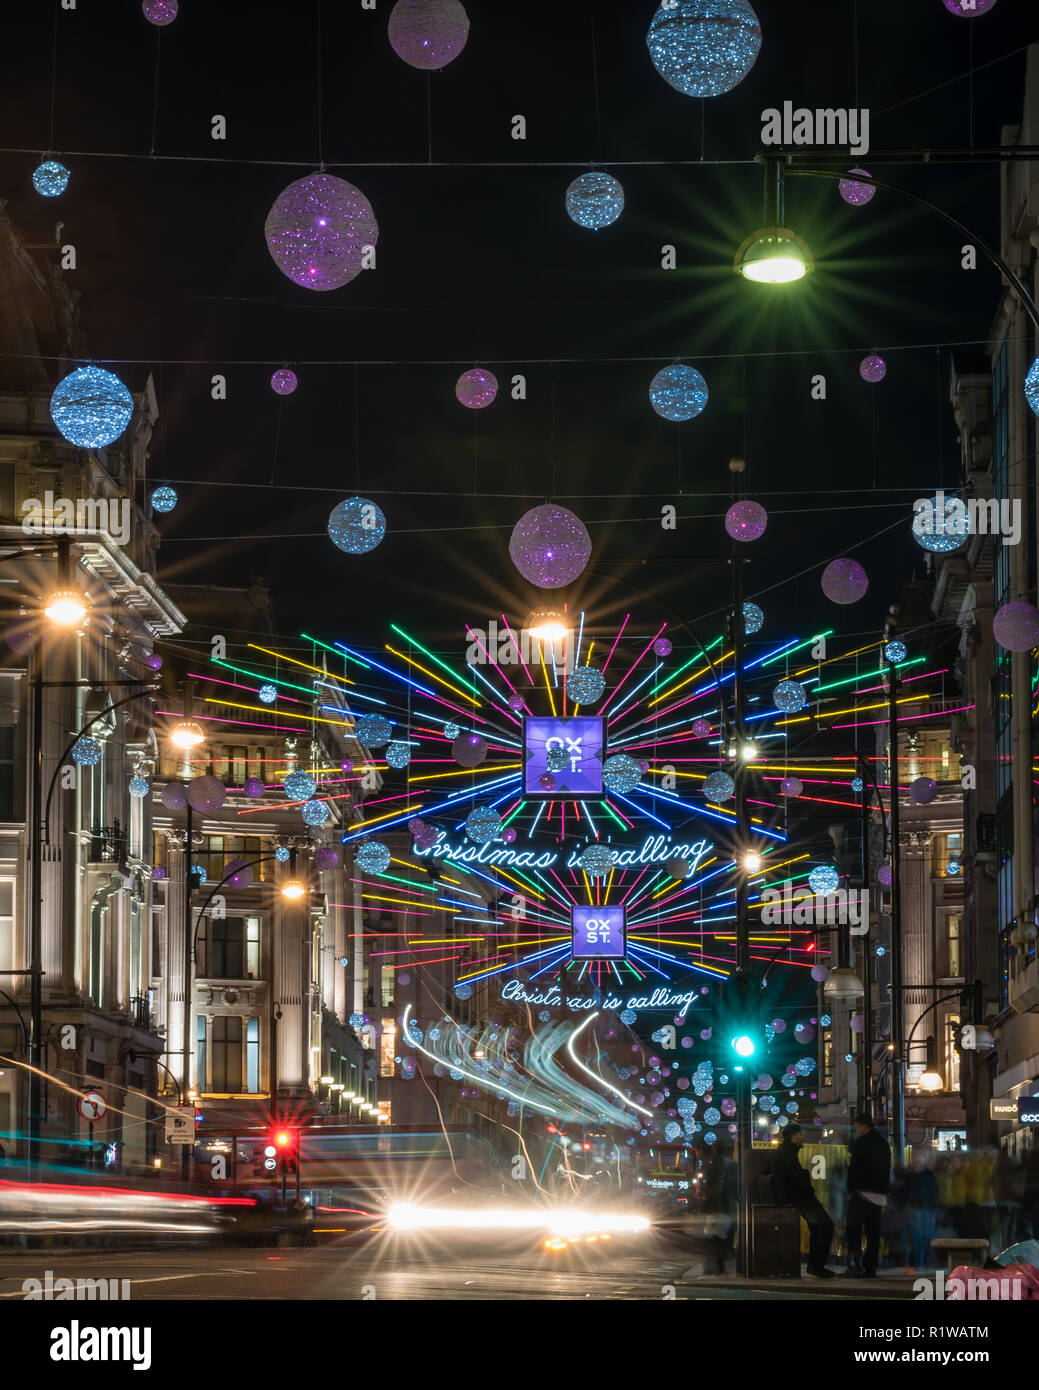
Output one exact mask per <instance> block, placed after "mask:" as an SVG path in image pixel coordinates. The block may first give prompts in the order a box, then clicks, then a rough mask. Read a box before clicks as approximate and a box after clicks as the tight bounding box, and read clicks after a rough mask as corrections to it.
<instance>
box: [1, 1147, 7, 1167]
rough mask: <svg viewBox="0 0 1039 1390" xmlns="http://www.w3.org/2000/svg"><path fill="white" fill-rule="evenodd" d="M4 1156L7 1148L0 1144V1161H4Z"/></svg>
mask: <svg viewBox="0 0 1039 1390" xmlns="http://www.w3.org/2000/svg"><path fill="white" fill-rule="evenodd" d="M6 1157H7V1150H6V1149H5V1148H4V1146H3V1144H0V1163H3V1161H4V1159H5V1158H6Z"/></svg>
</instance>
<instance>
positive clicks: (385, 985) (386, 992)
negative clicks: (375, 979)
mask: <svg viewBox="0 0 1039 1390" xmlns="http://www.w3.org/2000/svg"><path fill="white" fill-rule="evenodd" d="M396 984H397V973H396V971H395V970H394V969H393V966H392V965H384V966H383V967H382V997H381V998H380V1000H379V1003H380V1004H381V1005H382V1007H383V1008H384V1009H392V1008H393V999H394V993H395V990H396Z"/></svg>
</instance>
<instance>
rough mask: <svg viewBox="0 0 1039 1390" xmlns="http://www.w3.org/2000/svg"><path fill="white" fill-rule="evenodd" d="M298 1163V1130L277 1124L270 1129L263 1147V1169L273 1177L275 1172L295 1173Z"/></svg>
mask: <svg viewBox="0 0 1039 1390" xmlns="http://www.w3.org/2000/svg"><path fill="white" fill-rule="evenodd" d="M298 1165H299V1132H298V1131H297V1130H294V1129H285V1128H283V1127H281V1126H279V1127H278V1128H277V1129H274V1130H272V1131H271V1133H270V1135H269V1136H268V1139H267V1143H266V1144H265V1145H264V1149H263V1167H264V1171H265V1172H267V1173H269V1174H270V1176H271V1177H274V1176H275V1174H276V1173H295V1172H296V1171H297V1169H298Z"/></svg>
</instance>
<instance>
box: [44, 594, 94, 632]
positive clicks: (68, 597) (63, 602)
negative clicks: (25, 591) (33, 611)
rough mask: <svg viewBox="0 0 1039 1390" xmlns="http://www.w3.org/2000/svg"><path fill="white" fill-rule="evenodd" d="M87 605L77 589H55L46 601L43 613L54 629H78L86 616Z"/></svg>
mask: <svg viewBox="0 0 1039 1390" xmlns="http://www.w3.org/2000/svg"><path fill="white" fill-rule="evenodd" d="M88 610H89V604H88V603H87V600H86V599H85V598H84V597H83V595H82V594H81V593H80V591H79V590H78V589H74V588H61V589H55V591H54V593H53V594H51V596H50V598H49V599H48V600H47V606H46V608H44V610H43V611H44V613H45V614H46V615H47V617H48V618H49V619H50V620H51V622H52V623H54V625H55V626H56V627H79V625H80V623H81V622H82V621H83V619H84V618H85V617H86V616H87V612H88Z"/></svg>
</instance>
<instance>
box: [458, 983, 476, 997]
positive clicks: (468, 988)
mask: <svg viewBox="0 0 1039 1390" xmlns="http://www.w3.org/2000/svg"><path fill="white" fill-rule="evenodd" d="M454 993H455V998H456V999H471V998H472V995H473V987H472V985H455V990H454Z"/></svg>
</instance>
